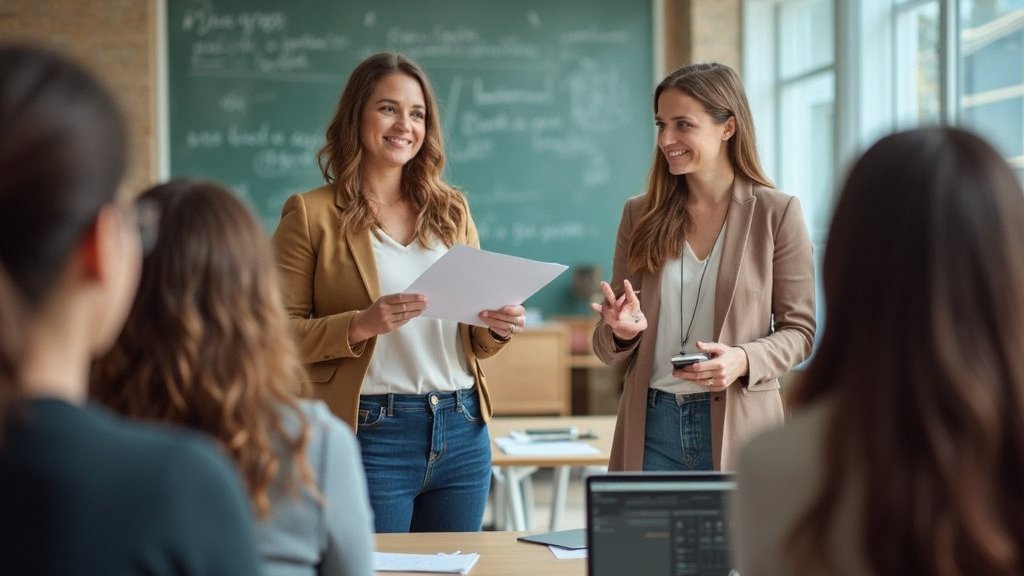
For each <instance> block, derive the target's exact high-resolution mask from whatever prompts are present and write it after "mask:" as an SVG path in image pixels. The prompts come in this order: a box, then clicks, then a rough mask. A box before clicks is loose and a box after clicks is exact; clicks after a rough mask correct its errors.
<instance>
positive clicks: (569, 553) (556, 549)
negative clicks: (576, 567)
mask: <svg viewBox="0 0 1024 576" xmlns="http://www.w3.org/2000/svg"><path fill="white" fill-rule="evenodd" d="M548 550H551V553H552V554H554V555H555V558H558V559H559V560H576V559H578V558H586V557H587V549H586V548H577V549H576V550H570V549H568V548H562V547H560V546H548Z"/></svg>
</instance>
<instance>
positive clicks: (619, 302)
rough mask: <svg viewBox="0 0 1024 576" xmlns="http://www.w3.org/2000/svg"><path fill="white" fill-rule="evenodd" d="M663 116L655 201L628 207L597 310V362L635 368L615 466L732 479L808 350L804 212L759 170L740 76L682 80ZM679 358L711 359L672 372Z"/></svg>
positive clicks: (652, 191) (648, 198)
mask: <svg viewBox="0 0 1024 576" xmlns="http://www.w3.org/2000/svg"><path fill="white" fill-rule="evenodd" d="M654 110H655V124H656V126H657V128H658V150H656V151H655V154H654V160H653V163H652V166H651V172H650V178H649V181H648V184H647V192H646V194H643V195H641V196H637V197H635V198H631V199H630V200H629V201H628V202H627V203H626V207H625V209H624V210H623V214H622V221H621V223H620V225H619V233H618V239H617V241H616V245H615V258H614V263H613V266H612V282H611V285H609V284H607V283H602V289H603V291H604V293H605V297H606V299H605V301H604V302H603V303H602V304H600V305H599V304H594V305H593V306H594V309H595V310H596V311H597V312H599V313H600V314H601V316H602V318H601V320H600V321H599V322H598V325H597V327H596V329H595V330H594V350H595V352H596V353H597V355H598V356H599V357H600V358H601V359H602V360H603V361H604V362H605V363H607V364H621V363H624V362H625V363H627V369H626V382H625V388H624V391H623V395H622V398H621V400H620V402H619V417H618V422H617V423H616V428H615V439H614V443H613V446H612V457H611V463H610V465H609V467H610V468H611V469H612V470H680V469H691V470H711V469H715V470H719V469H729V468H732V467H733V465H734V463H735V457H736V448H737V446H738V445H739V444H740V443H741V442H742V441H743V440H745V439H746V438H748V437H749V436H750V435H751V434H753V433H754V432H756V431H757V430H759V429H761V428H763V427H765V426H769V425H772V424H776V423H780V422H782V419H783V409H782V400H781V397H780V395H779V380H778V379H779V377H780V376H782V375H783V374H785V373H786V372H788V371H789V370H790V369H792V368H793V366H795V365H796V364H798V363H799V362H801V361H802V360H803V359H805V358H806V357H807V355H808V354H809V353H810V351H811V346H812V343H813V341H814V329H815V319H814V273H813V264H812V260H811V244H810V240H809V238H808V236H807V229H806V227H805V226H804V221H803V216H802V214H801V210H800V203H799V201H798V200H797V199H796V198H794V197H792V196H788V195H786V194H783V193H781V192H778V191H776V190H774V189H773V188H772V185H771V182H769V180H768V178H767V177H766V176H765V175H764V173H763V172H762V170H761V165H760V160H759V159H758V156H757V148H756V145H755V141H754V126H753V121H752V119H751V115H750V109H749V106H748V104H747V98H746V95H745V94H744V91H743V85H742V83H741V82H740V79H739V76H738V75H737V74H736V73H735V72H734V71H733V70H732V69H731V68H729V67H727V66H723V65H721V64H696V65H690V66H686V67H684V68H681V69H679V70H677V71H675V72H673V73H672V74H670V75H669V76H668V77H666V78H665V79H664V80H663V81H662V82H661V84H659V85H658V87H657V89H656V90H655V92H654ZM612 286H614V287H615V288H614V290H613V288H612ZM681 353H686V354H687V355H692V354H694V353H700V354H704V355H706V358H705V359H703V360H702V361H697V362H696V363H693V364H690V365H688V366H686V367H684V368H681V369H675V368H674V367H673V364H672V362H671V358H672V356H674V355H677V354H681Z"/></svg>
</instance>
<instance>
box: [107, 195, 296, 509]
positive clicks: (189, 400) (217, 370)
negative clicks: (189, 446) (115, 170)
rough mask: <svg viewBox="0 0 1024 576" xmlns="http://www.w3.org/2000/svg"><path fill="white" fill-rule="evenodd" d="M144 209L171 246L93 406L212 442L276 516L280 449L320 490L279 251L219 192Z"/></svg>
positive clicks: (154, 262) (140, 298)
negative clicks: (151, 211) (299, 394)
mask: <svg viewBox="0 0 1024 576" xmlns="http://www.w3.org/2000/svg"><path fill="white" fill-rule="evenodd" d="M138 202H139V205H140V206H152V207H154V208H155V209H156V210H157V211H159V213H160V214H159V223H160V231H159V239H158V240H157V242H156V245H155V246H154V247H153V249H152V251H151V252H150V253H149V254H148V255H146V257H145V259H144V260H143V263H142V278H141V280H140V283H139V291H138V294H137V296H136V298H135V303H134V304H133V307H132V310H131V313H130V314H129V316H128V320H127V322H126V323H125V327H124V331H123V332H122V333H121V335H120V337H118V340H117V343H116V344H115V345H114V348H113V349H112V350H111V351H110V352H109V353H108V354H107V355H106V356H105V357H104V358H102V359H100V360H98V361H97V362H96V364H95V365H94V368H93V378H92V383H91V384H92V385H91V394H92V396H93V398H95V399H97V400H99V401H100V402H103V403H104V404H106V405H108V406H109V407H111V408H113V409H114V410H116V411H118V412H120V413H122V414H126V415H128V416H132V417H135V418H139V419H143V420H156V421H161V422H170V423H174V424H180V425H183V426H188V427H191V428H194V429H197V430H200V431H202V432H205V433H207V434H209V435H210V436H212V437H213V438H214V439H216V440H217V441H218V442H219V443H220V444H221V446H222V447H223V448H224V451H225V452H227V454H228V455H229V456H231V458H232V459H233V460H234V462H235V464H236V466H237V467H238V469H239V472H240V473H241V475H242V479H243V480H244V482H245V483H246V486H247V487H248V489H249V495H250V499H251V501H252V504H253V508H254V509H255V510H256V512H257V513H259V514H260V515H261V516H266V515H267V514H268V513H269V512H270V497H269V490H270V485H271V483H272V481H273V480H274V478H275V477H276V476H277V474H278V470H279V469H280V468H281V462H280V459H279V458H278V457H277V454H276V453H275V442H280V443H283V444H284V445H286V446H287V447H288V448H289V450H290V452H291V455H292V464H293V466H292V467H291V469H292V470H295V471H297V472H298V473H299V476H300V478H301V479H302V480H305V481H306V483H307V485H312V475H311V472H310V470H309V467H308V464H307V463H306V454H305V448H306V444H307V441H308V436H309V434H308V428H307V426H306V422H305V418H304V417H303V414H302V412H301V411H300V410H299V407H298V404H297V403H296V401H295V399H294V395H293V394H294V392H295V391H296V390H295V388H296V387H297V386H298V385H299V383H300V382H301V381H302V380H303V379H304V378H303V373H302V370H303V368H302V364H301V363H300V361H299V357H298V352H297V351H296V347H295V343H294V341H293V339H292V335H291V332H290V331H289V330H288V328H287V314H286V313H285V309H284V304H283V303H282V300H281V295H280V288H279V286H278V280H277V269H276V268H275V266H274V257H273V253H272V250H271V248H270V242H269V241H268V240H267V238H266V235H265V234H264V233H263V230H262V228H260V224H259V222H258V221H257V220H256V217H255V216H253V214H252V212H251V211H250V210H249V209H248V208H246V206H245V205H244V204H242V202H241V201H240V200H239V199H238V198H236V197H235V196H234V195H233V194H232V193H231V192H229V191H228V190H226V189H224V188H223V187H221V186H219V185H217V184H213V183H210V182H196V181H189V180H172V181H171V182H168V183H167V184H163V185H161V186H157V187H155V188H152V189H150V190H148V191H146V192H144V193H143V194H142V195H141V196H140V197H139V200H138ZM285 410H288V411H291V412H292V415H293V416H294V419H295V420H296V421H298V422H299V426H298V433H297V434H292V433H289V432H287V431H286V429H285V424H284V418H283V416H284V415H283V413H282V412H283V411H285Z"/></svg>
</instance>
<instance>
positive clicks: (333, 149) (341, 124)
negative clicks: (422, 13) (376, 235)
mask: <svg viewBox="0 0 1024 576" xmlns="http://www.w3.org/2000/svg"><path fill="white" fill-rule="evenodd" d="M391 74H404V75H406V76H408V77H410V78H412V79H413V80H416V82H418V83H419V85H420V88H421V89H422V90H423V99H424V100H425V103H426V108H427V114H426V130H425V135H424V138H423V146H422V147H421V148H420V151H419V153H418V154H416V156H415V157H414V158H413V159H412V160H410V161H409V162H408V163H407V164H406V165H405V166H404V167H403V169H402V193H403V194H404V195H405V196H406V197H407V198H408V199H409V200H410V202H411V203H412V206H413V210H414V211H415V212H416V227H415V237H416V240H417V241H418V242H419V243H420V244H421V245H423V246H427V245H429V244H430V242H431V241H432V239H433V238H436V239H437V240H440V241H441V242H443V243H444V244H445V245H446V246H451V245H452V244H454V243H455V242H456V240H458V238H459V237H460V232H461V230H462V227H463V225H464V224H465V222H466V218H468V211H469V209H468V207H467V204H466V198H465V196H463V194H462V193H461V192H460V191H459V190H458V189H457V188H455V187H454V186H452V185H450V184H448V183H447V182H445V181H444V179H443V178H442V175H443V173H444V163H445V157H444V137H443V135H442V133H441V118H440V115H439V114H438V107H437V98H436V97H435V96H434V89H433V87H432V86H431V85H430V80H428V79H427V75H426V74H425V73H424V72H423V70H422V69H421V68H420V67H419V66H418V65H417V64H416V63H415V62H413V61H412V60H410V59H409V58H406V57H405V56H403V55H401V54H393V53H382V54H375V55H373V56H370V57H369V58H367V59H366V60H363V62H362V63H360V64H359V66H357V67H356V69H355V70H353V71H352V74H351V76H349V78H348V82H347V83H346V84H345V90H344V91H343V92H342V94H341V99H340V100H339V102H338V108H337V110H336V111H335V113H334V117H333V118H332V119H331V123H330V125H329V126H328V127H327V143H326V144H324V146H323V148H321V149H320V152H319V153H318V154H317V165H318V166H319V167H320V171H321V172H322V173H323V175H324V181H325V182H327V184H328V185H330V186H331V187H332V188H334V190H335V191H336V192H337V194H338V195H339V196H341V197H342V198H343V199H344V200H345V203H346V206H347V209H346V210H345V212H344V214H343V215H342V228H344V229H355V230H362V229H364V228H366V227H369V226H371V225H373V224H375V223H376V217H375V216H374V214H373V210H372V209H371V207H370V204H369V202H368V201H367V199H366V197H365V196H364V195H363V145H362V141H361V140H360V137H359V128H360V126H361V123H362V114H363V109H364V108H365V107H366V105H367V102H368V101H369V99H370V96H371V95H372V94H373V90H374V88H375V87H376V86H377V82H379V81H380V80H381V79H382V78H384V77H385V76H388V75H391Z"/></svg>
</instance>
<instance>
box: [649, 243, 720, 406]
mask: <svg viewBox="0 0 1024 576" xmlns="http://www.w3.org/2000/svg"><path fill="white" fill-rule="evenodd" d="M723 238H725V227H724V226H723V227H722V230H721V231H720V232H719V233H718V238H717V239H716V240H715V246H714V248H712V249H711V254H709V255H708V257H707V258H705V259H704V260H698V259H697V256H696V255H695V254H694V253H693V249H692V248H690V243H689V242H684V243H683V257H682V258H681V259H680V258H674V259H672V260H669V261H667V262H665V267H664V268H663V269H662V271H661V309H660V310H659V312H658V334H657V336H656V337H657V339H656V340H655V342H654V360H653V361H652V366H651V388H655V389H658V390H663V391H665V392H668V393H669V394H693V393H694V392H707V388H705V387H704V386H701V385H700V384H695V383H693V382H690V381H689V380H680V379H678V378H675V377H674V376H672V363H671V362H670V359H671V358H672V356H674V355H675V354H678V353H679V352H680V350H679V341H680V340H681V339H682V335H683V334H685V333H686V328H687V326H689V325H690V317H691V315H692V317H693V327H692V328H691V329H690V339H689V341H688V342H687V343H686V352H698V350H697V341H698V340H700V341H701V342H710V341H712V339H713V338H714V337H715V335H714V331H715V285H716V284H718V268H719V264H721V262H722V246H721V244H722V242H723V240H722V239H723ZM680 260H681V263H680ZM705 263H706V264H707V270H706V271H705V270H704V266H705ZM680 265H682V266H683V276H684V278H683V281H684V284H683V285H682V287H680V281H679V267H680ZM701 273H704V282H703V283H701V281H700V278H701ZM698 286H699V287H700V301H699V302H698V301H697V288H698ZM680 291H681V292H682V298H680ZM680 310H682V313H680Z"/></svg>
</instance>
